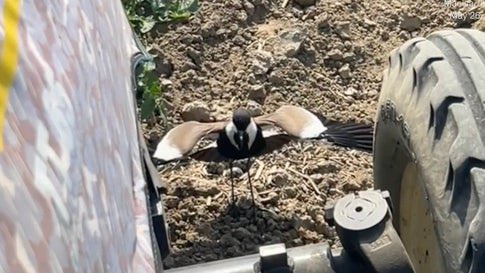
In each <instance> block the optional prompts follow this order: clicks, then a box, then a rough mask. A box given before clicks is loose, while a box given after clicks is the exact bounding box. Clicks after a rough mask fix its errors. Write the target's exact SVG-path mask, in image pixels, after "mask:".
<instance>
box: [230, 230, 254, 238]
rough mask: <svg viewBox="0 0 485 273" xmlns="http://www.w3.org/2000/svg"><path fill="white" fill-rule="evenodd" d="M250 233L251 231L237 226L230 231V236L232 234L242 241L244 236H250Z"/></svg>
mask: <svg viewBox="0 0 485 273" xmlns="http://www.w3.org/2000/svg"><path fill="white" fill-rule="evenodd" d="M251 235H252V233H251V232H250V231H249V230H247V229H245V228H243V227H239V228H237V229H236V230H234V231H233V232H232V236H234V237H235V238H236V239H238V240H239V241H242V240H244V239H246V238H251Z"/></svg>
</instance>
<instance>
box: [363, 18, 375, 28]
mask: <svg viewBox="0 0 485 273" xmlns="http://www.w3.org/2000/svg"><path fill="white" fill-rule="evenodd" d="M364 24H365V25H366V26H367V27H375V26H377V23H376V22H374V21H372V20H369V19H367V18H366V19H364Z"/></svg>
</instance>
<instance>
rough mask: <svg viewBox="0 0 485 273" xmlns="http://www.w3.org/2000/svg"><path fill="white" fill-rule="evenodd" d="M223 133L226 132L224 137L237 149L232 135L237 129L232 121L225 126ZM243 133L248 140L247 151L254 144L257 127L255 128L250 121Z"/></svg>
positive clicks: (254, 124) (253, 123)
mask: <svg viewBox="0 0 485 273" xmlns="http://www.w3.org/2000/svg"><path fill="white" fill-rule="evenodd" d="M225 131H226V135H227V137H228V138H229V141H230V142H231V144H232V145H233V146H234V147H236V148H239V147H238V145H237V143H236V140H235V139H234V134H236V133H237V128H236V126H235V125H234V123H233V122H232V121H231V122H230V123H229V124H227V126H226V128H225ZM244 131H245V132H246V133H247V134H248V138H249V139H248V149H250V148H251V146H252V145H253V143H254V140H255V139H256V134H257V132H258V127H257V126H256V123H255V122H254V121H253V120H251V122H250V123H249V125H248V127H246V129H245V130H244Z"/></svg>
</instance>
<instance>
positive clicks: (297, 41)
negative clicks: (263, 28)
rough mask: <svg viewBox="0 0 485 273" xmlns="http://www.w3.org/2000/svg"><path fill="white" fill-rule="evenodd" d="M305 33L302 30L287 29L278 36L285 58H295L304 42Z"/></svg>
mask: <svg viewBox="0 0 485 273" xmlns="http://www.w3.org/2000/svg"><path fill="white" fill-rule="evenodd" d="M305 38H306V33H305V32H304V31H303V29H299V28H296V29H289V30H285V31H282V32H281V34H280V39H281V48H282V51H283V52H282V53H283V54H284V55H285V56H287V57H293V56H296V55H297V54H298V53H299V52H300V50H301V48H302V44H303V41H305Z"/></svg>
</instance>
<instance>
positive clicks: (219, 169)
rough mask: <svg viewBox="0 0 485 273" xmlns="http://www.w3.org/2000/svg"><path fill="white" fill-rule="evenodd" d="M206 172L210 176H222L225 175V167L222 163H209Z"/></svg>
mask: <svg viewBox="0 0 485 273" xmlns="http://www.w3.org/2000/svg"><path fill="white" fill-rule="evenodd" d="M206 171H207V173H209V174H217V175H221V174H223V173H224V165H223V164H222V163H217V162H209V163H208V164H207V165H206Z"/></svg>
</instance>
